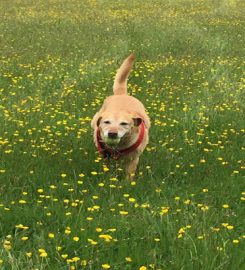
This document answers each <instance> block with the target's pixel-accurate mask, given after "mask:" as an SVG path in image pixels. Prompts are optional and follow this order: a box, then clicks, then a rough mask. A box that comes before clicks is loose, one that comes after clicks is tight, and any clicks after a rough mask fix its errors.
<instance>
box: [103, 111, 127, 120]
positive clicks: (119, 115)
mask: <svg viewBox="0 0 245 270" xmlns="http://www.w3.org/2000/svg"><path fill="white" fill-rule="evenodd" d="M103 118H104V119H107V120H111V121H130V120H131V118H132V116H131V115H130V114H129V113H127V112H116V113H111V112H106V113H104V114H103Z"/></svg>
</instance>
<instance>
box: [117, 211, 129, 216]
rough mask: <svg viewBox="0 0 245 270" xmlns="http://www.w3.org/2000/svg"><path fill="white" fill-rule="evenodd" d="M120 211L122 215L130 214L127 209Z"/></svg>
mask: <svg viewBox="0 0 245 270" xmlns="http://www.w3.org/2000/svg"><path fill="white" fill-rule="evenodd" d="M119 213H120V215H122V216H126V215H128V212H127V211H120V212H119Z"/></svg>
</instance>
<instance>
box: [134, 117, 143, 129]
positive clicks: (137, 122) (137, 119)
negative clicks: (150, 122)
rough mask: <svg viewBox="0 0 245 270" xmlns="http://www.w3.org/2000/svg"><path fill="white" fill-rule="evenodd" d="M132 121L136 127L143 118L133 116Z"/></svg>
mask: <svg viewBox="0 0 245 270" xmlns="http://www.w3.org/2000/svg"><path fill="white" fill-rule="evenodd" d="M133 121H134V125H135V126H136V127H138V126H139V125H140V124H141V123H142V122H143V119H142V118H140V117H137V118H133Z"/></svg>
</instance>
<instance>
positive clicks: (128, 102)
mask: <svg viewBox="0 0 245 270" xmlns="http://www.w3.org/2000/svg"><path fill="white" fill-rule="evenodd" d="M134 59H135V56H134V54H131V55H130V56H129V57H128V58H126V59H125V60H124V62H123V63H122V65H121V67H120V68H119V70H118V71H117V74H116V77H115V81H114V86H113V92H114V95H112V96H109V97H107V98H106V99H105V100H104V103H103V105H102V107H101V109H100V110H99V112H97V113H96V114H95V115H94V117H93V119H92V122H91V125H92V128H93V129H94V141H95V144H96V146H97V148H98V151H99V152H100V153H101V154H102V155H103V156H104V158H114V159H122V160H123V163H124V165H125V169H126V173H127V178H131V177H132V176H133V175H134V173H135V171H136V168H137V165H138V162H139V157H140V155H141V153H142V152H143V150H144V149H145V147H146V145H147V143H148V141H149V128H150V119H149V117H148V115H147V114H146V112H145V108H144V105H143V104H142V103H141V102H140V101H139V100H138V99H136V98H134V97H132V96H129V95H128V94H127V79H128V75H129V72H130V70H131V68H132V65H133V62H134Z"/></svg>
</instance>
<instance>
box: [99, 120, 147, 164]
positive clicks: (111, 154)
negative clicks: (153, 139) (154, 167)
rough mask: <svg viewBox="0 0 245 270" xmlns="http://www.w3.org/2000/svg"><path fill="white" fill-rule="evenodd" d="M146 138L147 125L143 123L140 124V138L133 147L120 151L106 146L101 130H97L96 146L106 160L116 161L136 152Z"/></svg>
mask: <svg viewBox="0 0 245 270" xmlns="http://www.w3.org/2000/svg"><path fill="white" fill-rule="evenodd" d="M144 137H145V124H144V122H142V123H141V124H140V134H139V137H138V139H137V141H136V142H135V143H134V144H133V145H131V146H129V147H128V148H125V149H120V150H119V149H112V148H110V147H108V145H106V144H105V143H104V142H103V140H102V138H101V135H100V129H99V128H97V132H96V146H97V148H98V151H99V153H100V154H102V155H103V157H104V158H106V159H109V158H114V159H116V160H118V159H119V158H120V157H121V156H126V155H128V154H130V153H131V152H133V151H135V150H136V149H137V148H138V147H139V146H140V144H141V143H142V141H143V139H144Z"/></svg>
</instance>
